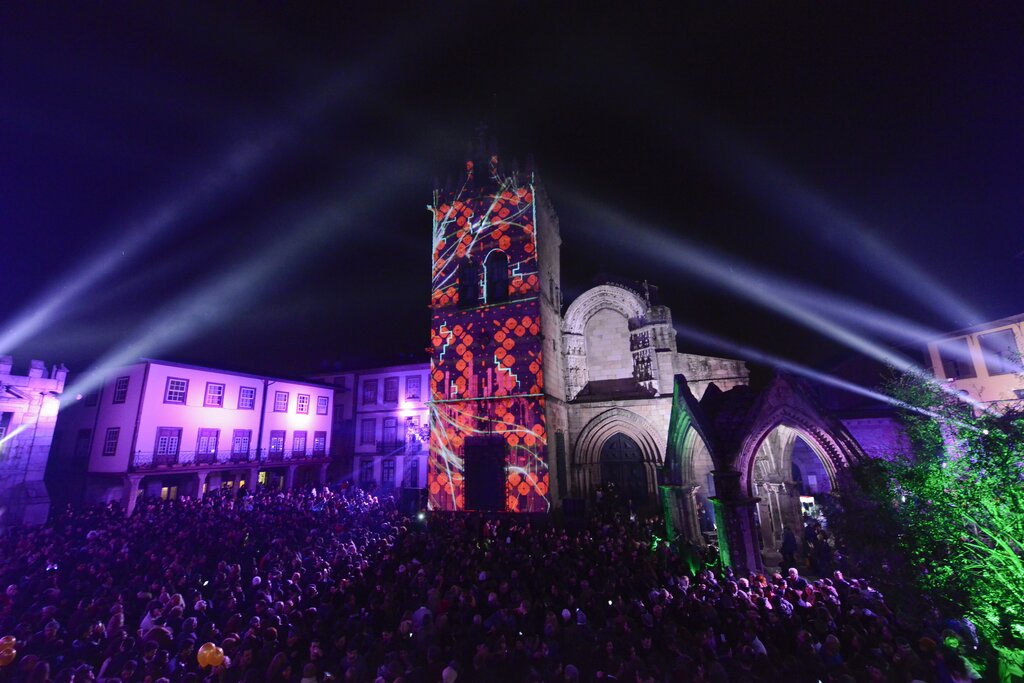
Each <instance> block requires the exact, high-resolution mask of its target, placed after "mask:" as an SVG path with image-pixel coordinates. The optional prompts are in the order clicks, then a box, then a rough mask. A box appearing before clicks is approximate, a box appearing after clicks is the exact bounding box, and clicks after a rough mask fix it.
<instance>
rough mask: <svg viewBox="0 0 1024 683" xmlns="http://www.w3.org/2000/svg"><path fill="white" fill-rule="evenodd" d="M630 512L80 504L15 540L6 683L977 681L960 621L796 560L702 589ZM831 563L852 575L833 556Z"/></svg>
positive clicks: (823, 559)
mask: <svg viewBox="0 0 1024 683" xmlns="http://www.w3.org/2000/svg"><path fill="white" fill-rule="evenodd" d="M615 498H616V492H615V491H614V490H613V489H610V490H608V491H606V492H605V498H604V500H603V502H602V506H601V507H602V509H601V510H600V511H599V513H598V514H597V515H596V516H595V517H594V518H592V519H590V520H589V521H588V522H586V523H581V524H578V525H574V526H573V527H571V528H569V527H563V526H559V525H558V524H556V523H554V522H553V521H551V520H549V519H538V518H535V517H522V516H515V515H481V514H473V513H469V514H455V515H452V514H440V513H435V514H432V515H430V517H429V519H428V523H427V524H423V523H420V522H417V521H413V520H412V519H409V518H407V517H404V516H403V515H402V514H400V513H399V511H398V509H397V508H396V506H395V504H394V502H393V501H392V500H390V499H386V498H385V499H379V498H377V497H375V496H373V495H370V494H369V493H366V492H363V491H360V490H358V489H355V488H322V489H318V490H315V491H314V490H302V489H296V490H293V491H286V492H282V491H266V490H262V489H259V488H257V489H255V490H253V491H248V492H245V493H244V495H243V500H239V499H238V497H237V494H235V493H234V492H230V491H226V492H217V491H215V492H211V493H209V494H207V495H205V496H204V497H203V498H202V499H201V500H196V499H187V498H182V499H178V500H166V501H164V500H145V501H142V502H140V504H139V505H138V506H137V509H136V511H135V513H134V514H133V515H131V516H127V517H126V516H125V514H124V510H123V509H121V508H120V507H119V506H118V505H116V504H110V505H106V506H97V507H91V508H87V509H81V510H69V511H67V512H66V513H64V514H61V515H58V516H56V517H55V518H54V519H53V520H52V522H51V523H49V524H48V525H46V526H43V527H37V528H15V529H10V530H7V531H5V532H4V533H3V535H2V537H0V585H4V586H6V587H7V588H6V590H5V592H4V595H3V597H2V599H0V635H3V634H8V633H9V634H12V635H14V636H15V637H16V638H17V641H18V642H17V645H18V647H17V650H18V659H17V660H16V661H15V662H14V663H12V664H11V665H10V666H8V667H5V668H4V669H2V670H0V683H4V682H5V681H11V682H12V683H50V681H51V680H52V681H54V683H88V682H91V681H97V680H98V681H99V682H100V683H332V682H338V683H341V682H347V681H353V682H355V683H363V682H365V683H370V682H373V683H376V682H377V681H382V682H383V683H398V682H402V683H418V682H424V683H438V682H444V681H448V682H451V681H456V680H457V681H459V682H460V683H465V682H470V681H495V682H497V683H502V682H509V683H518V682H520V681H522V682H533V681H571V682H578V681H579V682H589V681H599V680H600V681H603V680H608V681H611V680H616V681H629V682H630V683H633V682H635V681H636V682H644V683H646V682H648V681H654V682H663V681H671V682H675V681H681V682H694V683H709V682H713V681H724V682H729V681H736V682H742V683H747V682H753V683H760V682H769V681H786V682H793V683H803V682H807V683H817V682H819V681H821V682H827V683H840V682H842V683H846V682H847V681H855V682H860V681H885V682H894V683H910V681H912V680H922V681H946V680H962V679H963V677H964V676H965V675H966V674H965V673H964V669H965V667H964V663H963V658H962V657H960V656H959V655H958V653H957V652H956V651H955V650H953V649H951V648H949V647H947V646H945V645H938V644H937V643H942V642H943V638H942V635H941V632H942V629H944V628H945V626H941V623H942V622H941V621H938V620H935V621H934V623H936V624H939V625H938V626H936V627H935V628H932V627H930V626H926V627H925V631H923V632H912V631H911V630H910V629H908V628H907V627H906V626H905V625H904V624H903V622H902V620H901V619H900V618H899V617H898V616H897V615H896V614H894V613H893V611H892V610H890V609H889V608H888V607H887V605H886V602H885V600H884V598H883V596H882V595H881V594H880V593H878V591H876V590H874V589H873V588H872V587H871V586H870V585H869V583H868V582H867V581H864V580H862V579H855V578H847V577H845V576H844V575H843V573H842V572H840V571H835V572H832V573H831V574H830V578H820V579H815V578H814V576H815V575H814V574H812V575H811V576H807V577H804V576H801V574H800V571H799V570H798V569H797V568H796V567H795V566H794V567H792V568H790V569H789V570H788V571H787V572H786V574H785V576H783V575H782V574H773V575H770V576H768V575H764V574H757V573H750V572H742V571H738V570H734V569H733V568H728V567H727V568H725V570H723V571H714V570H712V569H710V568H706V567H705V568H701V569H699V570H698V571H697V572H696V573H693V572H692V571H691V568H690V565H689V564H688V562H689V560H690V558H684V557H683V556H682V555H679V554H674V553H673V552H672V550H671V549H670V548H669V547H667V546H666V545H665V544H661V545H660V546H658V547H657V548H656V549H652V543H651V538H652V533H653V531H654V529H655V526H654V525H655V524H656V523H657V520H655V519H653V518H647V517H644V516H643V515H641V514H629V513H628V512H626V511H625V510H624V509H623V507H622V506H618V507H616V506H614V505H612V502H613V501H614V500H615ZM786 539H787V540H788V542H789V545H788V546H787V545H786V540H784V549H788V550H789V551H790V552H791V554H788V555H787V556H786V559H787V560H791V559H792V557H793V555H795V551H796V545H797V542H796V537H795V535H794V534H793V532H792V531H791V530H790V531H788V535H787V537H786ZM823 542H825V545H827V539H825V538H823V537H816V540H815V541H814V546H813V547H814V548H819V544H821V543H823ZM813 558H817V559H816V560H815V562H816V563H817V564H816V568H830V564H831V559H830V558H829V557H828V556H827V553H825V551H817V550H815V551H812V559H813ZM786 564H787V565H790V564H795V563H793V562H787V563H786ZM817 575H819V576H823V577H824V575H823V574H817ZM929 623H932V622H929ZM935 629H938V632H935ZM946 640H947V641H952V640H954V639H951V638H949V637H948V634H947V637H946ZM206 642H212V643H214V644H215V645H217V646H218V647H220V648H221V649H222V650H223V660H222V661H221V662H220V663H219V664H218V665H216V666H207V667H201V666H200V665H199V662H198V661H197V657H196V655H197V652H198V651H199V649H200V647H201V645H202V644H203V643H206Z"/></svg>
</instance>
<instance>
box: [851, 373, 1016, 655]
mask: <svg viewBox="0 0 1024 683" xmlns="http://www.w3.org/2000/svg"><path fill="white" fill-rule="evenodd" d="M888 389H889V393H890V394H891V395H893V396H895V397H896V398H898V399H900V400H901V401H903V402H905V403H906V404H908V405H909V406H911V407H914V408H917V409H918V410H909V409H908V410H905V411H903V412H904V414H903V421H904V425H905V428H906V434H907V436H908V437H909V440H910V444H911V453H909V454H895V455H894V457H893V458H892V459H891V460H889V461H887V462H880V463H875V464H874V465H873V466H872V469H873V476H874V478H875V482H874V483H873V486H872V488H871V489H869V490H870V491H871V494H872V496H873V498H874V500H875V501H876V502H878V503H879V504H880V505H883V506H884V507H885V509H886V514H887V515H890V516H891V520H892V521H893V522H894V523H895V529H896V539H897V541H898V547H899V549H900V550H901V551H902V555H903V557H904V558H905V560H906V562H907V563H908V565H909V568H910V569H911V570H912V575H913V576H914V578H915V579H916V581H917V583H918V584H919V585H920V586H921V587H922V588H923V589H924V590H925V591H926V592H927V593H928V594H929V595H931V596H932V597H933V598H934V599H935V600H936V601H938V602H940V603H944V604H945V606H946V607H947V608H955V609H957V610H958V611H959V612H960V613H962V614H964V615H965V616H967V617H968V618H970V619H971V620H972V621H973V622H974V623H975V624H976V625H977V628H978V631H979V632H980V633H981V634H982V635H983V636H984V637H985V639H986V640H987V641H988V642H989V643H990V644H991V645H992V646H993V647H995V648H996V649H997V650H1000V651H1001V652H1002V653H1003V659H1004V660H1005V659H1007V658H1008V657H1014V656H1017V655H1018V654H1019V651H1020V649H1021V644H1022V643H1024V599H1022V596H1024V415H1022V414H1021V413H1020V412H1018V411H1015V410H1010V411H1008V412H1006V413H1004V414H1002V415H996V414H992V413H988V412H981V411H976V410H975V409H974V408H972V407H971V406H970V405H968V404H966V403H965V402H963V401H961V400H959V399H958V398H957V397H956V396H952V395H951V394H950V393H949V392H947V391H944V388H943V387H942V386H940V385H939V384H937V383H936V382H935V381H928V380H925V379H922V378H916V377H909V376H900V377H898V378H896V379H894V380H892V381H891V382H890V385H889V387H888ZM978 413H981V414H978ZM1015 651H1016V652H1015Z"/></svg>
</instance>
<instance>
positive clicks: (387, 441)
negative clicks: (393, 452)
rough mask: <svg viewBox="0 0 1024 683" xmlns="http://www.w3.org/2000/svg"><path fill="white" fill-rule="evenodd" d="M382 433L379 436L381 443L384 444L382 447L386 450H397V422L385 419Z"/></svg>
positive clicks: (394, 419)
mask: <svg viewBox="0 0 1024 683" xmlns="http://www.w3.org/2000/svg"><path fill="white" fill-rule="evenodd" d="M382 432H383V434H382V435H381V441H383V442H384V446H385V447H386V448H397V447H398V420H397V419H396V418H393V417H385V418H384V426H383V429H382Z"/></svg>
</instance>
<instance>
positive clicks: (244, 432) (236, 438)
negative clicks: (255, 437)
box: [231, 429, 252, 456]
mask: <svg viewBox="0 0 1024 683" xmlns="http://www.w3.org/2000/svg"><path fill="white" fill-rule="evenodd" d="M251 441H252V430H251V429H236V430H235V433H234V434H233V435H232V436H231V454H232V455H235V456H239V455H245V456H248V455H249V443H250V442H251Z"/></svg>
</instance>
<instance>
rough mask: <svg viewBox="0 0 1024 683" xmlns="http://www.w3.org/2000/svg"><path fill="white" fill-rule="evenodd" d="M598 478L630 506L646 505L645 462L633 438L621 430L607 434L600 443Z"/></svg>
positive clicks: (647, 493) (647, 494)
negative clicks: (602, 442)
mask: <svg viewBox="0 0 1024 683" xmlns="http://www.w3.org/2000/svg"><path fill="white" fill-rule="evenodd" d="M601 481H602V483H604V484H612V485H613V486H614V487H615V490H616V492H617V494H618V495H619V496H620V497H621V498H622V499H624V500H625V499H628V500H631V501H632V502H633V505H634V506H640V505H646V504H647V503H648V502H649V500H648V498H649V491H648V488H647V465H646V464H645V463H644V457H643V452H642V451H641V450H640V446H639V445H638V444H637V442H636V441H634V440H633V439H631V438H630V437H628V436H626V435H625V434H623V433H622V432H617V433H616V434H613V435H612V436H611V437H609V438H608V440H607V441H605V442H604V445H603V446H602V447H601Z"/></svg>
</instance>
